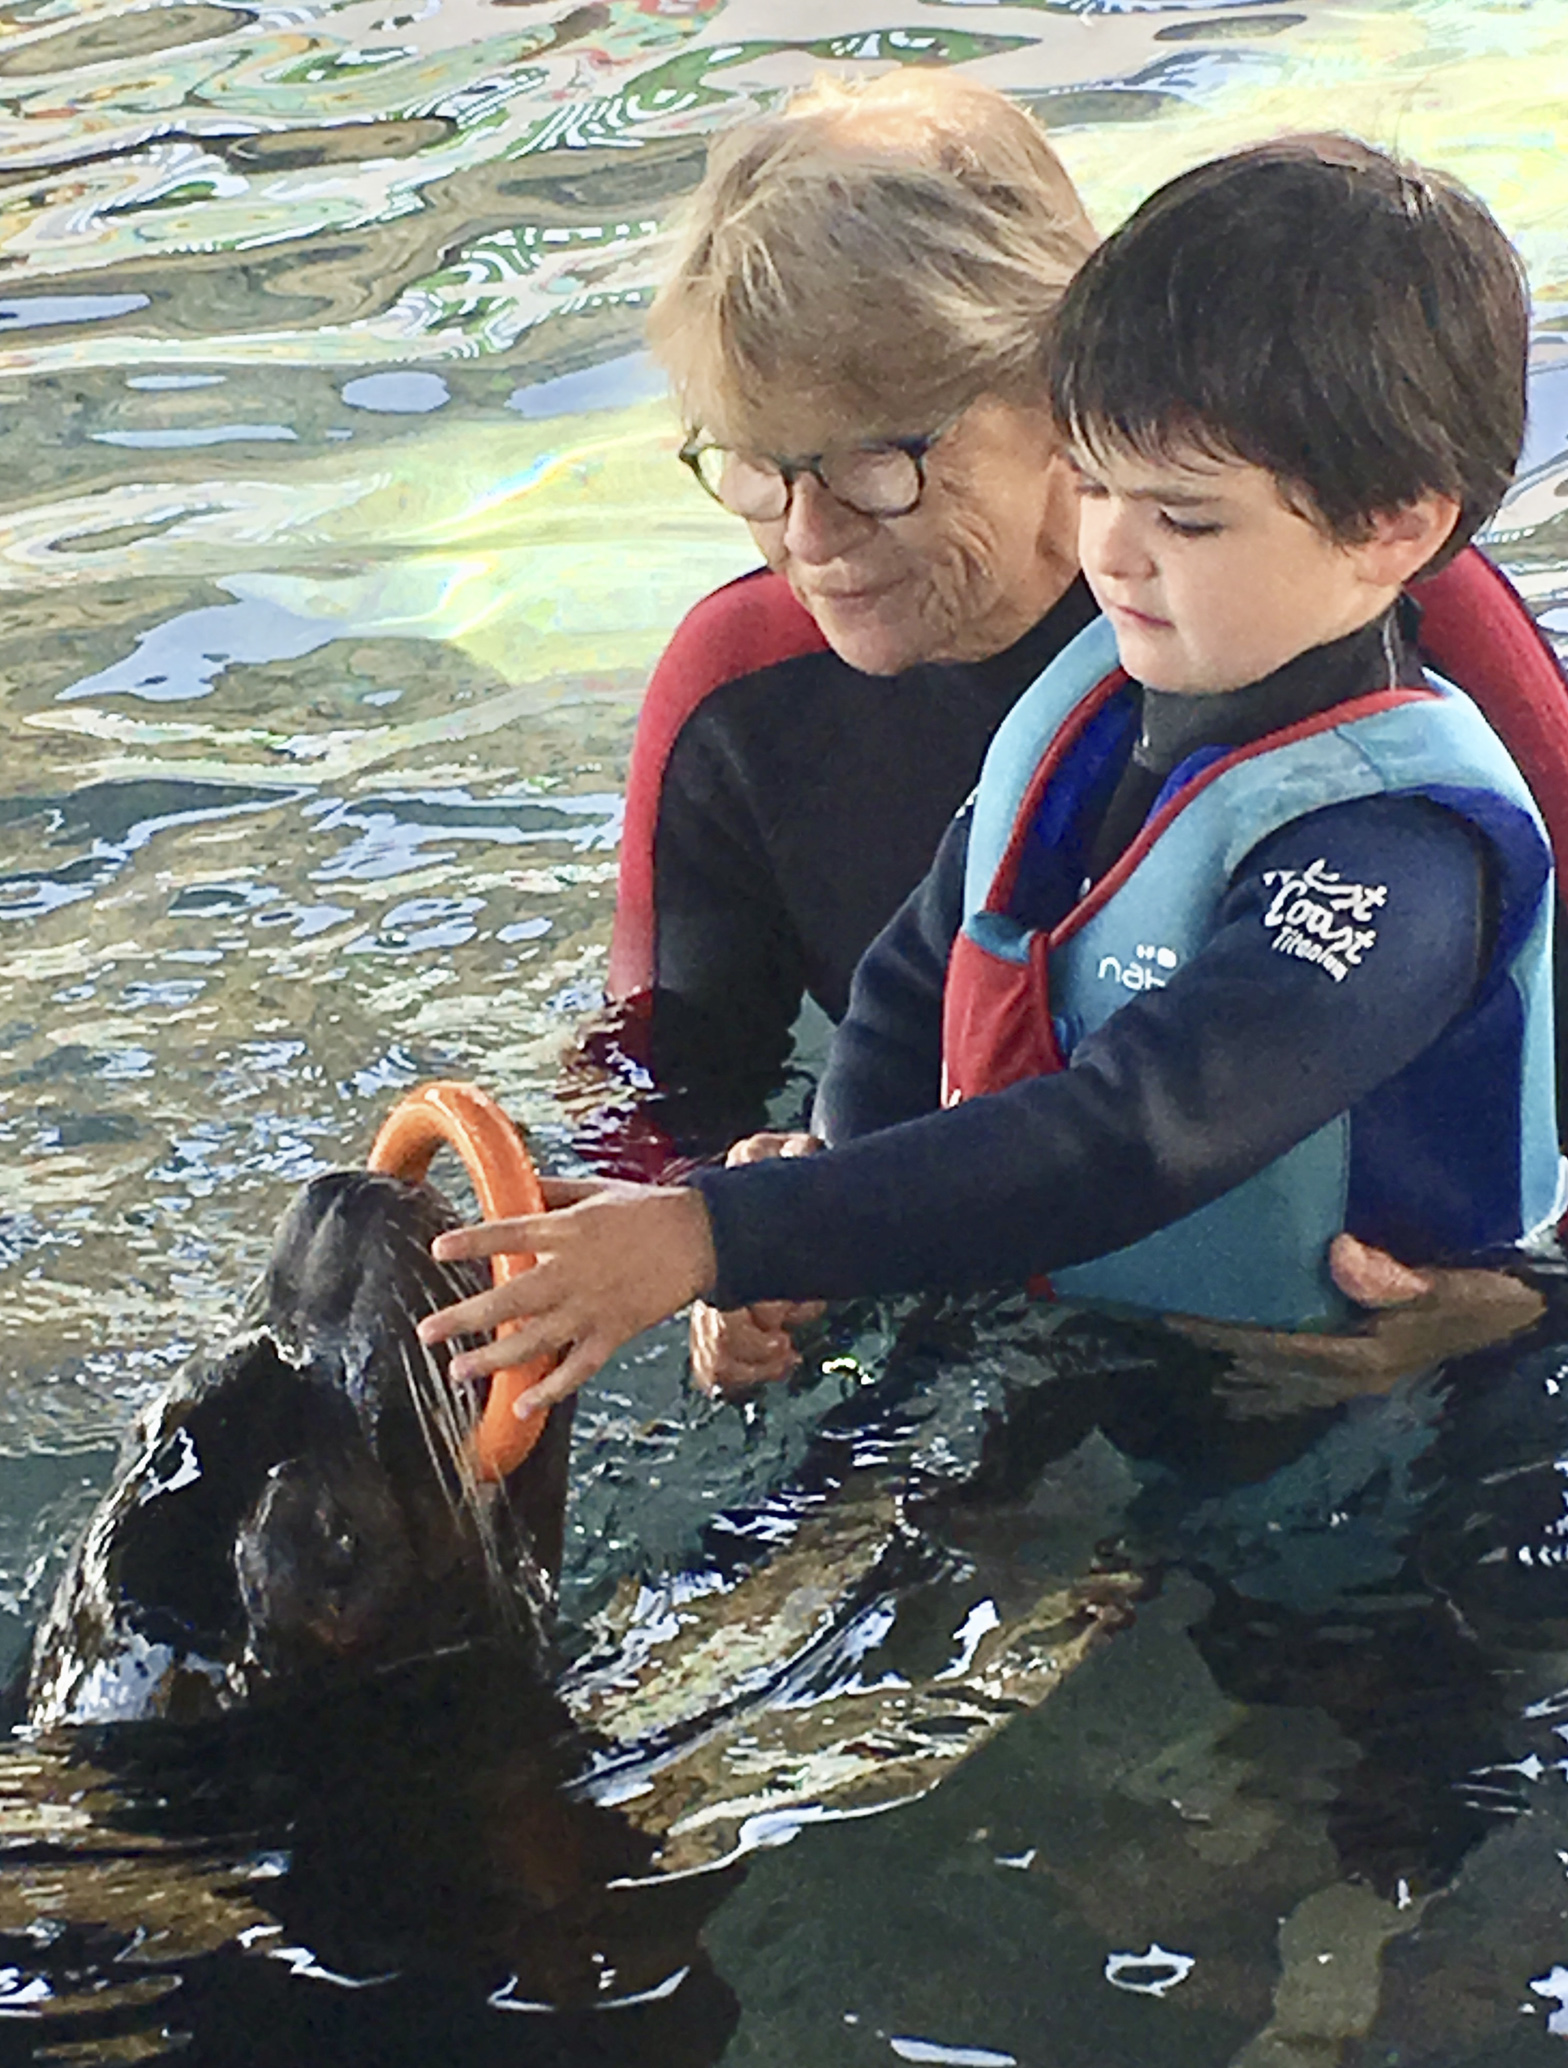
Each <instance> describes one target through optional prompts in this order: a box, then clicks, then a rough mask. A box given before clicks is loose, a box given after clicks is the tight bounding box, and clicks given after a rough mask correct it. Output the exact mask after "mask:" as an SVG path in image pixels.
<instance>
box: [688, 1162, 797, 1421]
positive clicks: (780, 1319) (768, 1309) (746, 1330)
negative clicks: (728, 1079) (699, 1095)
mask: <svg viewBox="0 0 1568 2068" xmlns="http://www.w3.org/2000/svg"><path fill="white" fill-rule="evenodd" d="M821 1147H822V1143H821V1142H820V1141H819V1140H818V1138H817V1137H816V1136H815V1135H781V1134H760V1135H748V1136H747V1137H746V1139H745V1140H744V1141H743V1142H736V1143H735V1145H734V1146H733V1148H732V1149H731V1150H730V1152H729V1154H728V1156H726V1157H725V1159H724V1161H725V1163H726V1164H737V1163H765V1162H766V1161H767V1160H768V1158H769V1157H771V1156H812V1155H814V1154H815V1153H816V1151H817V1150H818V1149H820V1148H821ZM823 1304H824V1303H823V1302H822V1301H821V1300H759V1301H758V1302H757V1304H756V1305H755V1306H752V1307H733V1308H731V1309H730V1310H729V1311H728V1312H721V1311H720V1310H719V1308H717V1307H710V1306H709V1305H708V1303H707V1301H706V1300H699V1301H698V1302H697V1304H696V1306H695V1307H693V1308H692V1310H691V1376H692V1384H693V1385H694V1386H696V1388H697V1389H698V1391H699V1392H702V1393H709V1394H715V1395H728V1394H731V1393H748V1392H750V1390H751V1388H752V1387H753V1386H761V1385H765V1384H767V1383H768V1382H769V1381H770V1380H773V1379H786V1378H788V1377H789V1375H790V1373H791V1372H792V1371H793V1370H794V1369H795V1367H796V1365H797V1364H799V1362H800V1352H799V1350H797V1349H796V1347H795V1341H794V1338H793V1336H791V1334H790V1330H791V1329H792V1328H799V1327H800V1326H801V1325H802V1323H804V1322H808V1321H815V1320H816V1319H817V1318H818V1317H819V1316H820V1315H821V1313H822V1311H823Z"/></svg>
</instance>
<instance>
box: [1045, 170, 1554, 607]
mask: <svg viewBox="0 0 1568 2068" xmlns="http://www.w3.org/2000/svg"><path fill="white" fill-rule="evenodd" d="M1528 345H1529V302H1528V297H1527V290H1526V285H1525V279H1524V271H1523V268H1522V266H1521V265H1520V262H1519V259H1518V257H1517V255H1516V253H1515V252H1514V249H1513V247H1512V245H1511V244H1510V243H1509V242H1508V239H1507V238H1506V237H1505V236H1504V235H1503V233H1502V231H1501V230H1500V229H1499V228H1498V226H1497V224H1496V222H1495V221H1494V220H1493V219H1492V217H1491V215H1490V214H1489V213H1488V211H1487V210H1486V208H1485V207H1484V206H1483V204H1482V203H1481V202H1480V201H1478V200H1477V199H1476V197H1475V196H1474V195H1473V194H1471V193H1469V192H1468V191H1467V190H1466V189H1465V188H1464V187H1462V186H1460V185H1459V184H1458V183H1457V182H1456V181H1453V180H1450V179H1447V178H1445V177H1444V176H1443V175H1442V174H1440V173H1434V172H1429V171H1425V170H1423V169H1422V168H1421V167H1419V166H1415V165H1409V164H1401V163H1400V162H1399V161H1398V160H1397V159H1394V158H1391V157H1388V156H1387V155H1385V154H1384V153H1383V152H1381V151H1376V150H1373V149H1372V148H1371V146H1370V145H1367V144H1363V143H1360V142H1358V141H1357V140H1356V139H1355V138H1353V137H1347V136H1300V137H1284V138H1281V139H1280V140H1278V141H1277V142H1274V143H1268V144H1260V145H1255V146H1253V147H1251V148H1250V149H1247V150H1243V151H1238V152H1236V153H1234V154H1233V155H1232V156H1229V157H1226V158H1219V159H1215V160H1214V161H1213V162H1211V163H1210V164H1207V165H1201V166H1199V167H1197V168H1196V170H1194V171H1192V172H1188V173H1184V174H1182V175H1181V176H1180V177H1179V178H1178V179H1174V180H1172V181H1171V182H1170V183H1169V185H1167V186H1164V187H1161V188H1160V189H1159V191H1158V192H1157V193H1155V194H1153V195H1152V196H1151V197H1150V198H1149V199H1148V200H1147V201H1146V202H1144V204H1143V206H1142V207H1141V208H1140V209H1139V210H1138V211H1137V213H1136V214H1135V215H1133V216H1132V217H1130V218H1129V220H1128V221H1127V222H1126V223H1125V224H1124V225H1123V226H1122V228H1121V229H1120V230H1118V231H1117V232H1116V233H1115V235H1114V236H1112V237H1110V238H1108V239H1107V241H1106V242H1105V243H1104V244H1102V245H1101V246H1100V248H1099V249H1098V250H1097V251H1096V252H1094V253H1093V254H1092V255H1091V257H1090V258H1089V259H1088V260H1087V261H1086V263H1085V264H1084V266H1083V267H1082V269H1081V270H1080V272H1079V273H1078V276H1077V278H1076V279H1075V280H1074V282H1073V284H1072V286H1071V287H1070V288H1069V289H1068V292H1067V295H1066V298H1065V299H1064V301H1063V302H1062V305H1061V308H1060V310H1059V312H1058V314H1057V318H1056V321H1055V323H1054V325H1053V327H1052V334H1051V342H1050V350H1051V359H1052V364H1051V398H1052V402H1053V404H1054V407H1055V410H1056V414H1057V417H1058V418H1059V420H1060V422H1061V424H1062V426H1063V428H1064V430H1065V431H1066V433H1067V435H1068V436H1069V437H1070V438H1072V439H1073V440H1074V441H1075V442H1077V443H1079V444H1081V445H1083V446H1084V448H1085V450H1086V451H1089V452H1092V451H1093V450H1094V449H1095V448H1096V447H1099V448H1101V449H1104V448H1106V447H1111V448H1115V447H1117V446H1123V447H1126V448H1128V449H1130V450H1131V451H1134V452H1137V453H1139V454H1141V455H1142V456H1144V457H1145V458H1157V457H1168V456H1170V454H1172V453H1173V452H1174V451H1176V450H1178V449H1180V448H1181V447H1191V446H1197V447H1198V448H1199V449H1200V450H1203V451H1207V452H1209V453H1212V454H1213V455H1215V456H1216V457H1226V458H1235V459H1241V460H1247V461H1250V462H1251V463H1252V464H1253V465H1255V466H1260V467H1266V468H1267V469H1268V471H1269V472H1270V473H1271V474H1273V475H1274V476H1275V478H1276V480H1277V481H1278V482H1279V484H1280V489H1281V492H1282V493H1283V494H1284V495H1285V496H1286V498H1287V499H1288V500H1291V501H1293V502H1295V503H1296V504H1297V505H1298V506H1300V507H1302V514H1303V515H1307V516H1311V517H1314V518H1315V519H1316V520H1317V521H1319V522H1320V523H1321V524H1322V525H1323V527H1324V528H1325V529H1326V530H1327V532H1328V533H1329V534H1330V536H1331V537H1334V538H1337V539H1342V540H1347V541H1348V540H1353V539H1357V538H1361V537H1364V536H1365V535H1366V531H1367V527H1368V524H1369V522H1370V520H1371V519H1372V518H1373V517H1375V516H1377V515H1379V514H1381V513H1384V512H1388V511H1393V510H1397V509H1400V508H1402V507H1403V506H1404V505H1405V504H1407V503H1411V502H1414V501H1416V500H1418V499H1419V498H1420V497H1421V496H1423V495H1427V494H1432V493H1437V494H1441V495H1451V496H1453V497H1454V498H1455V499H1456V500H1457V501H1458V503H1459V506H1460V514H1459V521H1458V523H1457V524H1456V526H1455V528H1454V531H1453V533H1452V535H1451V536H1450V538H1449V539H1448V540H1447V542H1446V543H1445V545H1444V546H1443V548H1442V550H1441V551H1440V552H1439V553H1438V554H1437V555H1435V556H1434V558H1433V560H1432V562H1431V568H1430V570H1429V571H1435V569H1437V568H1438V567H1440V566H1442V565H1443V563H1444V562H1445V561H1447V560H1450V559H1451V558H1452V557H1453V555H1454V554H1455V553H1457V552H1458V551H1459V550H1460V548H1461V547H1462V546H1464V545H1465V544H1466V543H1467V542H1468V541H1469V539H1470V538H1471V536H1472V534H1473V533H1474V532H1476V531H1477V530H1478V529H1479V528H1480V526H1481V525H1483V524H1484V523H1485V522H1486V520H1487V518H1488V517H1490V516H1491V514H1492V512H1493V511H1494V510H1495V509H1496V508H1497V505H1498V503H1499V502H1500V501H1501V499H1502V496H1503V492H1504V490H1505V489H1506V488H1507V486H1508V483H1509V480H1510V478H1511V476H1512V474H1513V470H1514V467H1515V465H1516V463H1517V461H1518V458H1519V447H1520V443H1521V441H1522V439H1523V436H1524V408H1525V361H1526V356H1527V352H1528Z"/></svg>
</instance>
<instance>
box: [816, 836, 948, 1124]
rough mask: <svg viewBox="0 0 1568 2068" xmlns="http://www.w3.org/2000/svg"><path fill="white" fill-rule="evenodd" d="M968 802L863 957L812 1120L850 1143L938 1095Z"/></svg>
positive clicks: (925, 1109)
mask: <svg viewBox="0 0 1568 2068" xmlns="http://www.w3.org/2000/svg"><path fill="white" fill-rule="evenodd" d="M969 824H970V814H969V810H968V808H967V807H966V808H965V809H964V810H963V811H961V812H960V813H959V814H958V816H957V818H955V819H954V820H953V822H952V824H951V825H950V826H949V827H948V829H947V831H946V833H945V834H944V835H943V836H942V844H941V846H940V847H939V848H938V849H937V851H936V855H935V858H934V859H933V861H932V864H931V868H930V871H929V873H928V874H927V876H926V878H925V880H924V882H922V883H920V884H919V885H917V887H916V888H915V889H914V890H912V891H911V892H910V894H909V896H908V897H907V898H906V899H905V900H904V902H903V904H902V905H901V906H900V907H899V909H898V911H897V912H895V913H894V915H893V917H892V918H891V919H890V920H889V921H888V923H887V925H886V926H885V927H884V928H883V929H882V931H881V933H879V934H878V935H877V937H876V939H875V940H874V941H873V942H872V943H871V946H870V947H869V948H868V949H867V950H866V952H865V954H864V955H863V956H862V957H861V959H860V965H859V967H858V968H857V969H856V971H855V979H854V983H853V984H852V986H851V988H850V994H849V1010H848V1012H847V1013H846V1014H845V1015H844V1018H843V1020H842V1021H841V1022H840V1025H839V1029H838V1032H837V1033H836V1034H835V1036H834V1038H833V1047H832V1049H831V1051H830V1052H829V1056H828V1063H827V1068H826V1069H825V1070H824V1071H823V1073H822V1082H821V1084H820V1086H819V1087H818V1090H817V1100H816V1106H815V1108H814V1110H813V1112H812V1118H811V1124H812V1127H813V1129H814V1130H815V1132H816V1133H817V1134H819V1135H821V1136H822V1138H823V1140H824V1141H828V1142H847V1141H850V1140H852V1139H853V1138H854V1137H855V1136H857V1135H867V1134H873V1133H875V1132H876V1131H877V1130H878V1129H880V1128H885V1127H893V1126H895V1125H896V1124H897V1123H898V1122H899V1121H901V1120H913V1119H915V1118H916V1117H917V1116H918V1115H920V1114H922V1113H929V1112H930V1111H931V1109H932V1108H933V1107H934V1106H935V1105H936V1104H937V1102H938V1100H939V1098H940V1096H941V1086H942V990H943V986H944V984H945V983H946V980H947V961H948V956H949V955H950V954H951V953H952V947H953V937H954V935H955V934H956V933H957V932H958V928H959V924H960V922H961V920H962V918H963V910H964V864H965V860H966V859H967V856H968V853H969Z"/></svg>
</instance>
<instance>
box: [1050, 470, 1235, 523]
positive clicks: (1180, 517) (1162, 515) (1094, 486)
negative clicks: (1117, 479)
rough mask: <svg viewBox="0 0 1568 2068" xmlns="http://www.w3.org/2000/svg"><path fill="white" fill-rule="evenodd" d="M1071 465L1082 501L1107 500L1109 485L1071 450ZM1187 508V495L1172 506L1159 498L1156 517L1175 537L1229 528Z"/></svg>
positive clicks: (1146, 496) (1141, 497) (1142, 496)
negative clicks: (1196, 515)
mask: <svg viewBox="0 0 1568 2068" xmlns="http://www.w3.org/2000/svg"><path fill="white" fill-rule="evenodd" d="M1068 465H1069V466H1070V467H1071V468H1072V476H1073V493H1074V494H1075V495H1076V496H1077V497H1078V498H1079V500H1080V501H1081V502H1104V501H1105V499H1106V498H1107V497H1108V496H1109V495H1110V493H1111V490H1110V488H1109V486H1108V485H1107V484H1106V483H1105V482H1104V481H1101V480H1100V479H1098V477H1097V476H1096V475H1094V474H1093V473H1091V472H1090V471H1089V469H1088V468H1087V467H1086V466H1085V465H1084V463H1083V461H1082V460H1081V459H1079V458H1078V457H1077V455H1076V454H1071V453H1070V454H1069V455H1068ZM1135 500H1136V501H1139V502H1144V501H1154V500H1155V498H1154V497H1152V496H1150V495H1149V494H1148V492H1147V491H1145V492H1143V493H1140V494H1139V495H1137V496H1136V497H1135ZM1187 510H1188V499H1187V498H1185V497H1184V498H1182V499H1181V500H1180V501H1179V502H1173V503H1172V504H1170V505H1167V504H1165V503H1162V502H1158V501H1156V508H1155V517H1156V520H1157V521H1158V523H1159V525H1160V527H1161V529H1162V530H1164V531H1168V532H1170V533H1171V534H1172V535H1173V536H1174V537H1176V538H1181V539H1203V538H1213V537H1214V536H1215V535H1216V534H1217V533H1219V532H1221V531H1223V530H1224V528H1225V527H1224V526H1223V524H1221V523H1220V521H1219V519H1218V518H1215V517H1194V516H1192V515H1190V514H1187Z"/></svg>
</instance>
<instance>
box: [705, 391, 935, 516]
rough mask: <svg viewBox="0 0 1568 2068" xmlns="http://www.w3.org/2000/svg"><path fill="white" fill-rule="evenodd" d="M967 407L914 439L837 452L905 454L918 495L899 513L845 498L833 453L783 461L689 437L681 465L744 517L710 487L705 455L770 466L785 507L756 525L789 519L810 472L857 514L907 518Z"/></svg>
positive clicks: (722, 504)
mask: <svg viewBox="0 0 1568 2068" xmlns="http://www.w3.org/2000/svg"><path fill="white" fill-rule="evenodd" d="M968 406H969V405H968V404H967V403H966V404H965V405H964V409H967V408H968ZM964 409H957V410H955V411H954V412H953V414H952V415H951V416H950V417H948V418H947V420H946V421H945V422H944V423H940V424H938V425H937V427H936V429H935V430H934V431H926V432H924V433H922V434H921V435H919V436H917V437H914V438H872V439H869V440H868V441H867V442H866V443H865V444H864V445H849V446H839V447H838V448H837V451H838V452H842V453H851V454H852V453H879V452H901V453H902V454H903V455H904V457H905V458H906V459H907V460H909V461H910V462H911V463H912V464H913V466H914V469H915V492H914V494H913V496H911V498H910V499H909V501H908V502H907V503H903V504H901V505H900V506H899V508H897V509H896V510H867V509H863V508H862V507H861V505H860V504H859V503H852V502H850V501H849V499H848V497H846V496H841V495H840V494H839V493H838V491H837V489H835V488H834V487H833V485H832V484H831V482H829V481H828V479H827V477H826V476H825V475H824V474H823V472H822V466H823V462H824V461H825V460H830V459H832V458H833V457H834V456H835V455H834V453H833V452H812V453H805V454H803V455H802V456H801V457H800V458H798V459H784V458H781V457H780V456H778V455H777V454H774V453H756V454H750V453H740V452H739V448H738V447H736V446H733V445H719V444H717V443H716V442H715V441H714V440H712V439H704V438H702V437H700V436H694V437H691V438H688V439H687V441H686V443H685V444H684V445H683V446H682V447H681V449H680V453H679V455H678V457H679V459H680V461H681V464H682V465H683V466H684V467H686V468H688V469H689V470H690V472H691V473H692V474H693V475H694V476H695V477H696V480H697V485H698V486H699V487H700V488H701V489H702V491H703V493H704V494H705V495H708V496H711V497H712V499H713V500H714V502H716V503H717V504H718V506H719V508H720V509H721V510H729V514H730V515H731V516H732V517H739V516H741V512H740V511H739V510H733V509H730V505H729V504H728V503H727V502H725V500H724V498H723V496H721V495H720V494H719V492H718V490H717V489H716V488H712V487H710V486H709V484H708V482H707V480H706V479H705V478H704V476H703V472H702V456H703V454H704V453H705V452H732V453H736V454H737V456H738V457H741V458H744V459H747V460H750V461H751V462H752V463H753V464H760V465H761V466H763V467H771V468H772V469H773V470H774V472H775V473H776V474H777V475H778V477H779V479H780V480H781V481H782V482H783V484H784V503H783V507H782V508H781V509H780V511H779V513H778V515H777V516H776V517H755V518H752V519H750V520H749V521H750V522H751V523H754V524H779V523H782V522H783V520H784V519H785V518H786V517H787V516H788V515H789V506H790V503H791V501H792V500H793V497H794V494H795V483H796V481H797V480H798V479H799V477H800V476H801V475H802V474H809V475H810V476H811V477H812V479H813V480H814V481H816V482H817V483H818V484H819V485H820V486H821V487H822V488H823V489H824V490H825V491H826V493H827V494H828V495H830V496H832V498H833V500H834V501H835V502H836V503H842V504H843V505H844V508H845V509H846V510H853V511H854V512H855V514H856V516H857V517H871V518H874V519H876V520H878V521H882V520H884V519H887V518H889V517H908V516H909V515H910V514H911V512H912V511H915V510H918V509H919V507H920V503H921V499H922V497H923V496H924V495H925V492H926V455H927V453H929V452H930V450H931V448H932V446H933V445H935V444H936V442H937V440H938V439H939V438H945V437H946V436H947V434H948V432H949V431H951V430H952V428H953V426H954V425H955V424H956V423H957V422H958V419H959V418H960V417H961V416H962V415H963V414H964ZM743 521H747V520H743Z"/></svg>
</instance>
